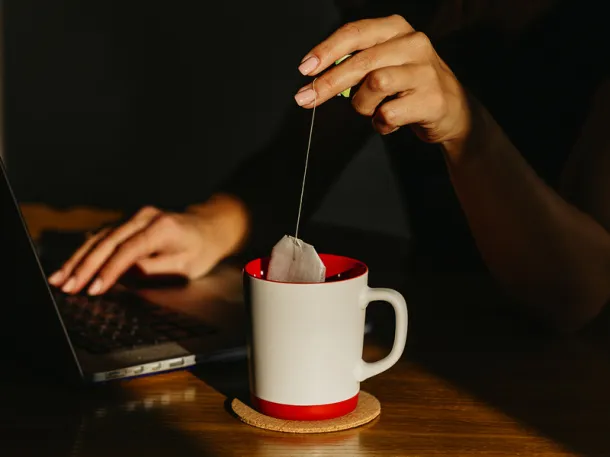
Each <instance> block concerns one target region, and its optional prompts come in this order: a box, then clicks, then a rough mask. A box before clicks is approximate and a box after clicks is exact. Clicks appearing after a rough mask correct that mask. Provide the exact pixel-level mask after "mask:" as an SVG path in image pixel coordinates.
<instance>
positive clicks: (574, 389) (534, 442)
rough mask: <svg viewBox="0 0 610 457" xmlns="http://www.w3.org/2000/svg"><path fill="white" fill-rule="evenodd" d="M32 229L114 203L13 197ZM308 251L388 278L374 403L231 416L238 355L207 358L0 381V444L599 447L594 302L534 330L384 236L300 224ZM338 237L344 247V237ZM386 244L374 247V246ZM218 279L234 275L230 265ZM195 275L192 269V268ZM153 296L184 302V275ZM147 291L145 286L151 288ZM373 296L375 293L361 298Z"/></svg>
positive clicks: (536, 451)
mask: <svg viewBox="0 0 610 457" xmlns="http://www.w3.org/2000/svg"><path fill="white" fill-rule="evenodd" d="M24 214H25V216H26V219H27V220H28V224H29V226H30V229H31V230H32V233H34V234H35V235H38V234H40V232H41V230H42V229H43V228H46V227H55V228H63V229H75V228H78V229H87V228H91V227H94V226H96V225H98V224H100V223H102V222H105V221H108V220H112V219H114V218H116V217H118V214H117V213H113V212H106V213H100V212H96V211H93V210H87V209H80V210H73V211H67V212H65V211H63V212H58V211H52V210H50V209H48V208H43V207H36V206H29V207H24ZM309 236H310V238H308V239H312V238H311V237H313V239H315V243H316V247H317V248H319V250H321V251H325V250H326V251H327V250H329V249H334V250H335V252H337V251H339V250H340V251H342V252H346V253H349V254H350V255H351V253H352V252H353V251H356V250H357V249H356V246H358V248H361V247H363V246H372V247H374V249H369V250H368V251H367V250H366V249H363V250H362V255H361V257H360V258H362V260H364V261H366V262H368V263H369V266H370V267H371V283H372V285H373V286H380V285H383V286H387V287H393V288H399V289H400V290H401V291H402V292H403V293H404V295H405V297H406V298H407V302H408V304H409V310H410V317H411V327H410V330H409V338H408V342H407V350H406V352H405V355H404V357H403V359H402V360H401V361H400V362H399V363H398V364H397V365H396V366H394V367H393V368H392V369H390V370H389V371H387V372H385V373H383V374H381V375H379V376H377V377H375V378H372V379H370V380H368V381H366V382H364V383H363V385H362V388H363V389H365V390H367V391H368V392H370V393H372V394H374V395H375V396H376V397H377V398H378V399H379V400H380V401H381V404H382V413H381V416H380V417H379V418H378V419H377V420H375V421H374V422H373V423H371V424H368V425H365V426H363V427H360V428H357V429H354V430H350V431H345V432H338V433H333V434H323V435H290V434H280V433H275V432H267V431H262V430H259V429H256V428H252V427H250V426H248V425H245V424H243V423H241V422H240V421H239V420H238V419H236V418H235V417H233V416H232V415H231V414H230V413H229V412H228V410H227V401H228V400H229V399H230V398H231V397H232V395H234V393H235V392H240V391H242V390H243V389H245V388H246V386H247V370H246V364H245V361H237V362H224V363H215V364H211V365H207V366H203V367H200V368H198V369H196V370H193V371H192V372H189V371H184V372H176V373H172V374H166V375H158V376H153V377H148V378H141V379H137V380H132V381H126V382H119V383H114V384H112V385H108V386H106V387H103V388H100V387H97V388H90V389H83V390H82V391H71V392H67V391H59V390H57V389H53V388H50V387H45V386H41V385H37V386H36V385H35V386H30V385H28V386H25V385H14V384H11V383H7V382H5V383H3V384H2V394H1V397H0V398H1V400H0V455H2V456H29V455H32V456H44V457H52V456H83V457H93V456H105V457H106V456H116V457H120V456H130V457H131V456H140V455H142V456H144V455H146V456H171V457H179V456H190V455H193V456H200V457H204V456H214V457H216V456H219V457H221V456H264V457H274V456H327V455H328V456H345V457H350V456H422V457H423V456H460V457H466V456H511V457H514V456H527V457H536V456H610V394H609V392H610V350H609V349H610V345H609V344H608V339H607V338H606V335H607V334H608V325H607V322H608V320H607V319H606V318H605V317H604V316H602V317H601V318H600V320H599V321H598V322H597V323H596V325H594V326H592V329H590V330H589V331H587V332H584V333H583V334H582V335H578V336H573V337H569V338H568V337H557V336H553V335H552V334H550V333H546V332H544V331H543V330H541V329H539V328H538V327H536V326H535V325H532V324H531V323H530V322H529V321H528V320H527V319H525V318H523V317H520V316H519V315H518V314H516V313H514V312H512V311H511V310H512V309H513V308H514V307H513V306H512V303H511V302H510V300H507V299H506V298H505V297H504V296H503V295H502V294H501V293H500V292H499V291H498V290H497V289H496V288H495V287H494V286H493V284H491V282H490V281H489V280H488V279H486V278H484V277H482V276H480V275H474V274H461V275H456V274H449V273H445V274H441V273H434V274H431V273H421V274H417V275H414V274H411V275H409V277H408V278H407V279H405V276H406V275H405V273H404V270H402V269H401V268H400V266H394V263H395V262H391V261H388V260H387V258H386V257H396V255H397V254H396V253H397V252H398V251H397V247H396V241H393V240H389V239H382V238H379V237H377V238H375V237H370V236H369V237H368V238H367V237H362V236H360V235H355V234H349V232H347V231H345V232H331V231H324V230H320V231H319V232H314V231H312V232H311V235H309ZM343 246H345V247H343ZM380 252H381V253H385V254H384V255H380V254H379V253H380ZM226 278H228V279H227V282H226V284H223V285H222V287H223V288H229V289H232V292H231V293H235V287H239V282H240V274H239V271H238V270H235V271H234V272H233V273H232V274H228V275H227V276H226ZM202 281H205V280H202ZM187 289H188V290H187V291H183V292H181V293H182V295H179V296H174V295H172V293H170V292H167V291H165V292H164V291H159V295H158V297H157V298H158V301H159V302H164V301H168V302H171V303H174V304H175V303H182V304H184V305H185V306H190V307H191V308H193V309H196V303H197V284H196V283H194V284H192V285H191V286H189V287H187ZM153 298H154V297H153ZM373 306H375V305H373ZM388 309H389V308H384V307H383V306H382V305H379V306H378V307H377V310H378V313H377V314H376V319H375V329H376V330H375V332H374V336H373V337H371V338H369V341H367V345H366V349H365V358H366V359H368V360H373V359H375V358H379V357H381V356H383V355H384V354H385V353H386V352H387V348H388V345H389V339H391V337H392V335H391V331H390V332H388V331H387V328H388V327H389V328H391V327H392V322H391V319H389V318H388V316H389V313H388Z"/></svg>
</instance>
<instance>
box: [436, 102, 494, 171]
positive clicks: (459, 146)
mask: <svg viewBox="0 0 610 457" xmlns="http://www.w3.org/2000/svg"><path fill="white" fill-rule="evenodd" d="M465 97H466V101H467V108H466V114H465V119H466V121H465V122H464V127H463V128H462V130H461V131H460V133H459V134H458V135H455V136H454V137H453V138H452V139H450V140H447V141H444V142H443V143H442V144H441V146H442V148H443V152H444V153H445V157H446V159H447V161H448V163H449V164H450V165H459V164H462V163H465V162H469V161H471V160H474V159H476V157H478V156H480V155H481V154H484V153H486V152H487V151H488V150H489V149H490V148H489V143H490V135H493V132H492V130H493V129H492V125H493V123H490V122H489V114H488V113H487V111H486V110H485V108H484V107H483V106H482V105H481V104H480V103H479V102H478V101H477V100H476V99H475V98H474V97H473V96H472V95H470V94H466V96H465Z"/></svg>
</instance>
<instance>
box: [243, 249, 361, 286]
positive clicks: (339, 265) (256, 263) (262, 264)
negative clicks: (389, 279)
mask: <svg viewBox="0 0 610 457" xmlns="http://www.w3.org/2000/svg"><path fill="white" fill-rule="evenodd" d="M319 255H320V259H321V260H322V262H323V263H324V265H325V266H326V277H327V278H328V277H331V276H334V275H336V274H338V273H342V272H345V271H349V270H351V269H355V268H361V271H359V272H358V274H357V275H355V276H350V277H349V278H345V279H338V280H335V281H332V283H323V282H295V283H292V282H291V283H289V282H284V281H274V280H272V279H266V278H263V277H262V275H261V273H262V272H263V271H264V270H265V269H266V266H267V264H268V263H269V257H259V258H258V259H253V260H250V261H249V262H248V263H247V264H246V266H245V267H244V269H243V272H244V274H245V275H247V276H249V277H250V278H252V279H257V280H259V281H265V282H273V283H277V284H291V285H294V286H299V285H301V286H306V285H311V284H336V283H340V282H344V281H351V280H352V279H356V278H360V277H362V276H363V275H365V274H366V273H368V271H369V268H368V267H367V265H366V264H365V263H364V262H361V261H360V260H356V259H352V258H351V257H345V256H342V255H336V254H319Z"/></svg>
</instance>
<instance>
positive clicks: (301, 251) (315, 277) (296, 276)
mask: <svg viewBox="0 0 610 457" xmlns="http://www.w3.org/2000/svg"><path fill="white" fill-rule="evenodd" d="M325 278H326V266H325V265H324V263H322V260H321V259H320V256H318V253H317V252H316V250H315V249H314V247H313V246H312V245H311V244H307V243H305V242H304V241H303V240H300V239H298V238H295V237H293V236H289V235H285V236H284V237H283V238H282V239H281V240H280V241H279V242H278V243H277V244H276V245H275V246H274V247H273V250H272V251H271V258H270V259H269V267H268V269H267V279H269V280H271V281H280V282H292V283H304V282H324V280H325Z"/></svg>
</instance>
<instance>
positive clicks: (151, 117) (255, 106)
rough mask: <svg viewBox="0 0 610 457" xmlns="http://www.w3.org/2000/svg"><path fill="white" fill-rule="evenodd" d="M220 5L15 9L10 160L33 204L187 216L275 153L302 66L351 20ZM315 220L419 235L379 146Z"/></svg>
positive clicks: (316, 7)
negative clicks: (247, 167)
mask: <svg viewBox="0 0 610 457" xmlns="http://www.w3.org/2000/svg"><path fill="white" fill-rule="evenodd" d="M209 3H210V2H202V1H200V2H181V3H179V4H169V3H167V2H160V1H158V0H152V1H148V2H146V3H143V2H124V1H119V0H110V1H104V2H81V1H76V0H53V1H48V0H18V1H8V2H5V5H4V6H5V11H4V16H5V17H4V23H5V31H4V40H5V57H4V66H5V69H6V72H5V116H6V132H7V133H6V151H5V155H6V157H5V159H6V162H7V166H8V169H9V173H10V176H11V178H12V181H13V184H14V186H15V191H16V193H17V196H18V198H19V199H20V200H21V201H22V202H26V201H27V202H45V203H48V204H51V205H54V206H57V207H68V206H73V205H96V206H101V207H108V208H119V209H125V210H127V211H132V210H135V209H137V208H139V207H140V206H142V205H145V204H153V205H156V206H160V207H163V208H169V209H171V208H180V207H182V206H185V205H188V204H190V203H195V202H201V201H204V200H205V199H206V198H207V197H208V196H209V195H210V194H211V193H212V192H213V191H214V190H215V188H216V187H217V186H218V185H219V184H220V183H221V182H222V180H223V179H224V177H226V176H228V175H229V174H230V173H231V172H232V171H233V170H234V169H235V168H236V167H237V165H238V163H239V162H241V161H242V160H243V159H245V158H246V157H248V156H251V155H253V154H256V153H257V152H259V151H260V150H262V149H264V148H265V146H266V145H267V144H269V143H270V142H271V141H272V140H273V138H274V135H276V134H277V133H278V129H279V128H280V122H281V121H282V120H283V119H284V118H285V117H286V116H288V115H289V114H290V112H291V110H298V109H300V108H298V107H297V105H296V104H295V102H294V100H293V94H294V93H295V92H296V90H297V89H298V88H299V87H301V85H302V84H303V83H304V82H305V79H304V78H303V77H301V76H300V74H299V73H298V71H297V66H298V64H299V62H300V59H301V58H302V57H303V56H304V54H305V53H306V52H307V51H308V50H309V49H310V48H311V47H312V46H313V45H315V44H316V43H317V42H319V41H320V40H321V39H322V38H324V37H325V36H326V35H328V34H329V33H330V32H331V31H332V30H333V29H334V28H335V27H336V26H337V25H338V24H340V23H341V22H342V21H343V18H342V16H341V15H340V13H339V10H338V8H337V6H336V5H335V4H334V3H333V2H330V1H325V0H315V1H308V2H305V1H300V0H299V1H291V2H240V3H239V5H238V6H236V5H234V4H228V2H224V3H221V4H214V5H210V4H209ZM317 127H318V128H323V127H320V126H317ZM306 142H307V138H294V150H295V151H296V152H297V153H303V151H304V149H305V147H306ZM291 152H293V151H286V153H287V154H290V153H291ZM315 153H316V151H312V154H315ZM277 172H278V173H279V172H281V170H277ZM297 203H298V202H295V206H296V205H297ZM315 219H317V220H321V221H324V222H330V223H333V224H339V225H348V226H356V227H361V228H365V229H371V230H377V231H383V232H389V233H394V234H400V235H405V236H406V235H407V233H408V230H407V224H406V222H405V215H404V212H403V209H402V207H401V204H400V199H399V196H398V194H397V192H396V186H395V181H394V176H393V175H392V173H391V171H390V169H389V167H388V160H387V157H386V155H385V154H384V153H383V145H382V142H381V140H380V139H379V138H378V137H376V138H374V139H373V140H372V141H371V142H369V143H368V144H367V145H365V146H364V147H363V148H362V151H361V152H360V153H359V154H358V155H357V156H356V159H355V160H354V161H353V162H352V164H350V166H349V167H348V168H347V169H346V171H345V172H344V173H343V174H342V175H341V176H340V177H338V180H337V183H336V184H335V185H334V187H333V189H332V191H331V193H330V194H329V195H328V197H327V198H326V200H325V202H324V203H323V204H322V207H321V208H320V210H319V211H318V212H317V214H316V216H315Z"/></svg>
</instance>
